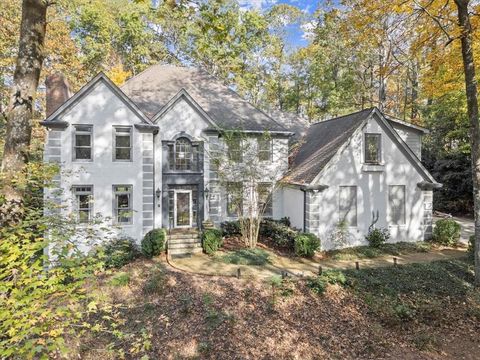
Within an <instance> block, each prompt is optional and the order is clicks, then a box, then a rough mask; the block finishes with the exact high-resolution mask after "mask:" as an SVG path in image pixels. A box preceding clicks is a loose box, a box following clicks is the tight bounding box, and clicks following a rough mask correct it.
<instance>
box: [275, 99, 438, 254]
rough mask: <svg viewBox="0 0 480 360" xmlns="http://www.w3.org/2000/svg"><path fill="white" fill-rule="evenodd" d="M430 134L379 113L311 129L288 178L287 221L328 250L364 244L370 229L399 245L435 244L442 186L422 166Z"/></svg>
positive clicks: (336, 120)
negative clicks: (436, 200) (436, 195)
mask: <svg viewBox="0 0 480 360" xmlns="http://www.w3.org/2000/svg"><path fill="white" fill-rule="evenodd" d="M427 132H428V131H427V130H426V129H424V128H422V127H419V126H415V125H413V124H409V123H406V122H403V121H400V120H396V119H394V118H390V117H386V116H385V115H384V114H382V113H381V112H380V111H379V110H378V109H377V108H371V109H365V110H362V111H359V112H356V113H353V114H349V115H346V116H341V117H338V118H334V119H330V120H327V121H322V122H318V123H315V124H312V125H311V126H310V128H309V129H308V131H307V134H306V136H305V137H304V138H303V140H302V142H301V144H300V145H299V147H298V149H296V150H295V154H294V155H293V156H292V158H293V159H292V162H291V166H290V169H289V171H288V173H287V175H286V176H285V177H284V178H283V179H282V181H283V182H284V183H285V186H284V188H283V197H284V203H288V204H289V206H286V207H285V208H284V215H285V216H288V217H290V219H291V221H292V224H293V225H294V226H296V227H299V228H301V229H304V231H306V232H311V233H314V234H316V235H317V236H319V238H320V239H322V248H323V249H332V248H337V247H342V246H356V245H364V244H365V243H366V241H365V235H366V234H367V233H368V231H369V227H370V226H371V225H372V226H375V227H377V228H386V229H388V230H389V231H390V234H391V238H390V241H393V242H397V241H421V240H424V239H428V238H429V237H430V236H431V232H432V202H433V193H432V191H433V189H435V188H438V187H440V186H441V185H440V184H438V183H437V182H436V181H435V180H434V179H433V177H432V176H431V175H430V174H429V172H428V170H427V169H425V167H424V166H423V165H422V163H421V139H422V136H423V135H424V134H425V133H427Z"/></svg>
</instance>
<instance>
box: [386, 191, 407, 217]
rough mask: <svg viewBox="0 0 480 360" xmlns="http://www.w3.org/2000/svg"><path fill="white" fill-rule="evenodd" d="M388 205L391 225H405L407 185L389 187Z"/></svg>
mask: <svg viewBox="0 0 480 360" xmlns="http://www.w3.org/2000/svg"><path fill="white" fill-rule="evenodd" d="M388 205H389V210H390V211H389V212H390V224H391V225H405V185H390V186H389V187H388Z"/></svg>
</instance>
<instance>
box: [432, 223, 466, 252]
mask: <svg viewBox="0 0 480 360" xmlns="http://www.w3.org/2000/svg"><path fill="white" fill-rule="evenodd" d="M460 231H461V227H460V224H459V223H457V222H456V221H455V220H452V219H441V220H438V221H437V222H436V223H435V228H434V229H433V241H434V242H435V243H437V244H440V245H445V246H453V245H456V244H457V242H458V240H459V239H460Z"/></svg>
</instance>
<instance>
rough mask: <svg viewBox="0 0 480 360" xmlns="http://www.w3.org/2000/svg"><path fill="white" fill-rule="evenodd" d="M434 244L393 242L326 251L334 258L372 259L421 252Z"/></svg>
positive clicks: (426, 250)
mask: <svg viewBox="0 0 480 360" xmlns="http://www.w3.org/2000/svg"><path fill="white" fill-rule="evenodd" d="M431 249H432V244H431V243H428V242H424V241H419V242H398V243H393V244H382V245H380V246H379V247H378V248H373V247H370V246H356V247H351V248H345V249H338V250H331V251H327V252H325V255H326V256H327V257H328V258H331V259H333V260H356V259H372V258H376V257H380V256H388V255H394V256H395V255H397V256H398V255H405V254H412V253H419V252H428V251H430V250H431Z"/></svg>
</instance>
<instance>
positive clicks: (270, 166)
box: [211, 131, 287, 248]
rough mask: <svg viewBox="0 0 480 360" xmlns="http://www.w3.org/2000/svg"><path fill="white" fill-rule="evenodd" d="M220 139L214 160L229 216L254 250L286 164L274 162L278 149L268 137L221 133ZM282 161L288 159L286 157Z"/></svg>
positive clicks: (267, 134)
mask: <svg viewBox="0 0 480 360" xmlns="http://www.w3.org/2000/svg"><path fill="white" fill-rule="evenodd" d="M221 139H222V140H223V141H222V143H223V144H222V145H221V146H220V148H219V149H217V151H215V152H213V151H212V153H211V157H212V163H213V165H214V166H215V168H216V170H217V173H218V179H219V183H220V186H221V188H222V189H223V191H224V192H225V198H226V207H227V209H226V210H227V215H228V216H231V217H235V218H237V219H238V222H239V224H240V232H241V234H242V239H243V241H244V243H245V245H246V246H247V247H250V248H254V247H256V245H257V240H258V234H259V231H260V224H261V222H262V219H263V218H264V217H265V216H266V215H271V214H269V213H270V212H271V210H272V201H273V199H272V197H273V194H274V192H275V190H276V189H277V188H278V187H279V179H280V177H281V176H282V174H283V172H284V170H286V166H287V164H286V163H285V166H282V164H279V163H277V162H275V158H276V157H277V156H278V155H277V154H276V152H277V150H278V149H274V145H275V142H274V141H273V138H272V136H271V135H270V134H269V133H264V134H260V135H257V136H251V135H247V134H246V133H245V132H239V131H231V132H225V133H222V136H221ZM222 150H224V151H222ZM274 150H275V151H274ZM281 158H285V159H286V154H285V156H283V154H282V157H281Z"/></svg>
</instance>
